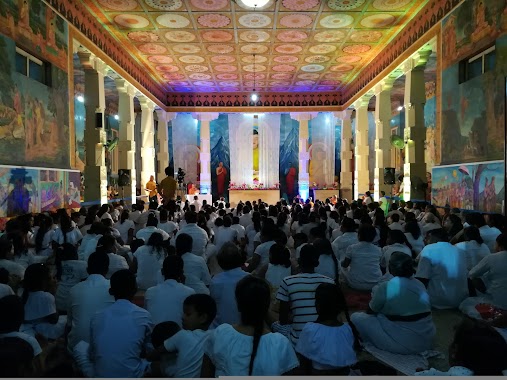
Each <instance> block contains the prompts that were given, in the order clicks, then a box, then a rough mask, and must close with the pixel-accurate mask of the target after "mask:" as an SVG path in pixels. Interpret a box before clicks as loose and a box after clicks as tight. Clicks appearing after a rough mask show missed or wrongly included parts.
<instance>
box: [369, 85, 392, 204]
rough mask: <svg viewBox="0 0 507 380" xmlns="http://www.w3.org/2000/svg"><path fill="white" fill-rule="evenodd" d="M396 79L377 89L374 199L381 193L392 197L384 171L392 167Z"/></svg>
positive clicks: (377, 198) (378, 86)
mask: <svg viewBox="0 0 507 380" xmlns="http://www.w3.org/2000/svg"><path fill="white" fill-rule="evenodd" d="M393 83H394V79H392V78H386V79H385V80H384V81H382V83H380V84H378V85H377V86H376V87H375V101H376V104H375V127H376V134H375V136H376V137H375V172H374V181H373V186H374V199H375V200H376V201H378V200H379V199H380V191H385V193H386V194H387V195H391V185H386V184H384V169H385V168H388V167H390V165H391V116H392V115H391V89H392V87H393Z"/></svg>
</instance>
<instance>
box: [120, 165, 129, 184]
mask: <svg viewBox="0 0 507 380" xmlns="http://www.w3.org/2000/svg"><path fill="white" fill-rule="evenodd" d="M118 186H120V187H124V186H130V169H119V170H118Z"/></svg>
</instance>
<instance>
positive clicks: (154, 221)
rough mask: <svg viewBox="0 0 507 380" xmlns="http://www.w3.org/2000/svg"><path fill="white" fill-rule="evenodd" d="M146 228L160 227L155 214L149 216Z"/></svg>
mask: <svg viewBox="0 0 507 380" xmlns="http://www.w3.org/2000/svg"><path fill="white" fill-rule="evenodd" d="M146 226H147V227H157V226H158V219H157V216H156V215H155V214H154V213H152V212H150V214H149V215H148V221H147V222H146Z"/></svg>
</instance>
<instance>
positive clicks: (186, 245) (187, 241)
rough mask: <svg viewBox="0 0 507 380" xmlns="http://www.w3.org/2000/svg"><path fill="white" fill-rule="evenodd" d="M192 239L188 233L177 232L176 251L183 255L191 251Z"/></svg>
mask: <svg viewBox="0 0 507 380" xmlns="http://www.w3.org/2000/svg"><path fill="white" fill-rule="evenodd" d="M192 245H193V239H192V236H190V235H188V234H179V235H178V237H177V238H176V253H177V254H178V255H180V256H181V255H183V254H185V253H187V252H191V251H192Z"/></svg>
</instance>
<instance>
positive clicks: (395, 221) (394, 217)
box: [389, 214, 405, 232]
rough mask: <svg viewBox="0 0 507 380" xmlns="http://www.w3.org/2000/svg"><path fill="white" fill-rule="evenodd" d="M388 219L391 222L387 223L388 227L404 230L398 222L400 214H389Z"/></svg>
mask: <svg viewBox="0 0 507 380" xmlns="http://www.w3.org/2000/svg"><path fill="white" fill-rule="evenodd" d="M389 219H390V220H391V223H389V229H391V230H398V231H401V232H405V228H404V227H403V225H402V224H401V223H400V216H399V215H398V214H393V215H391V216H390V217H389Z"/></svg>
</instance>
